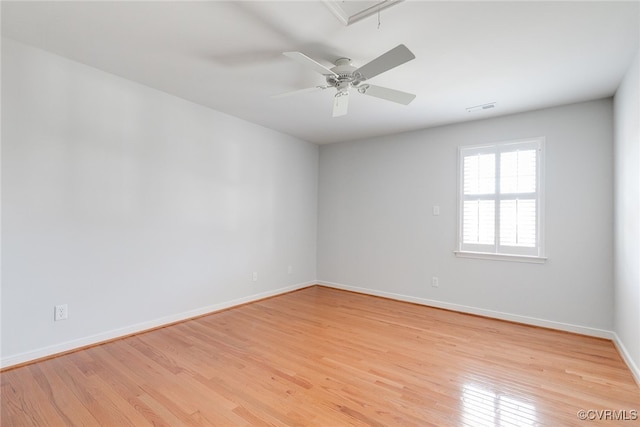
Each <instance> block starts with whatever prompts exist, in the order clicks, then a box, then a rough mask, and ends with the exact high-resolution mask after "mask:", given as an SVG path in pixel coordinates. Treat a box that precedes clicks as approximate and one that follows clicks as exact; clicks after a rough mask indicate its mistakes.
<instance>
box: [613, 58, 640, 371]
mask: <svg viewBox="0 0 640 427" xmlns="http://www.w3.org/2000/svg"><path fill="white" fill-rule="evenodd" d="M639 61H640V52H639V53H638V55H637V56H636V59H635V62H634V63H633V65H632V66H631V68H629V71H627V74H626V76H625V78H624V80H623V82H622V84H621V85H620V88H619V89H618V92H617V93H616V96H615V100H614V111H615V135H616V138H615V189H616V191H615V194H616V203H615V230H616V232H615V236H616V239H615V292H614V295H615V323H614V325H615V326H614V331H615V332H616V334H617V336H618V339H619V340H620V341H621V342H622V344H623V349H622V350H623V351H624V352H625V354H624V356H625V358H626V360H627V363H629V364H630V365H632V366H633V368H634V371H635V374H636V378H637V380H638V382H639V383H640V107H639V105H638V104H639V103H640V64H639Z"/></svg>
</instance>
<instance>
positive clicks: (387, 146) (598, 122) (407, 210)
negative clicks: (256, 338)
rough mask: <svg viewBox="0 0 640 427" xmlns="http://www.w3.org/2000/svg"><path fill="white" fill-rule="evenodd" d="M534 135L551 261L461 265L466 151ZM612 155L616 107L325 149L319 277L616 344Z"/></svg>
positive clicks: (596, 104) (603, 104)
mask: <svg viewBox="0 0 640 427" xmlns="http://www.w3.org/2000/svg"><path fill="white" fill-rule="evenodd" d="M425 114H428V112H425ZM535 136H544V137H546V182H545V199H546V212H545V214H546V227H545V230H546V243H547V244H546V249H547V250H546V253H547V256H548V260H547V262H546V263H545V264H542V265H538V264H525V263H517V262H508V261H493V260H478V259H462V258H457V257H456V256H455V255H454V253H453V251H454V249H455V247H456V222H457V193H456V192H457V149H458V147H459V146H462V145H473V144H480V143H487V142H495V141H505V140H513V139H520V138H527V137H535ZM612 156H613V118H612V100H611V99H604V100H599V101H592V102H585V103H580V104H574V105H569V106H563V107H557V108H550V109H545V110H539V111H533V112H528V113H523V114H517V115H511V116H505V117H501V118H495V119H489V120H479V121H475V122H468V123H463V124H456V125H451V126H444V127H439V128H432V129H426V130H422V131H417V132H410V133H404V134H398V135H392V136H385V137H379V138H372V139H366V140H361V141H356V142H350V143H343V144H336V145H327V146H322V147H321V148H320V178H319V193H318V194H319V196H318V197H319V214H318V221H319V222H318V278H319V279H320V281H321V282H324V283H327V284H330V285H334V286H337V287H342V288H347V289H354V290H364V291H366V292H372V293H377V294H380V295H385V296H392V297H397V298H400V299H408V300H412V301H417V302H425V303H427V304H432V305H436V306H443V307H447V308H454V309H459V310H463V311H469V312H474V313H480V314H488V315H492V316H496V317H502V318H507V319H512V320H519V321H526V322H529V323H534V324H541V325H546V326H552V327H560V328H563V329H567V330H574V331H578V332H586V333H590V334H595V335H602V336H607V335H609V336H610V332H609V331H611V329H612V326H613V283H612V282H613V237H612V236H613V234H612V233H613V209H612V206H613V191H612V190H613V157H612ZM435 205H437V206H440V212H441V213H440V216H433V215H432V207H433V206H435ZM432 276H437V277H439V279H440V286H439V287H438V288H434V287H432V286H431V277H432Z"/></svg>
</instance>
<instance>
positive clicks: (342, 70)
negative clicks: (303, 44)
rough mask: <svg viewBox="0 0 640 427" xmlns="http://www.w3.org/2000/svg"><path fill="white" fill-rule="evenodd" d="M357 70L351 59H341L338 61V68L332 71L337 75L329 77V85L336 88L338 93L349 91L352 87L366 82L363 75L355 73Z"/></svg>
mask: <svg viewBox="0 0 640 427" xmlns="http://www.w3.org/2000/svg"><path fill="white" fill-rule="evenodd" d="M356 70H357V68H356V67H354V66H353V65H351V60H350V59H349V58H340V59H338V60H337V61H336V66H335V67H333V68H331V71H333V72H334V73H336V74H337V77H336V76H335V75H328V76H327V84H328V85H329V86H332V87H335V88H336V89H338V91H341V90H347V89H349V88H350V87H355V86H358V85H359V84H360V82H362V81H363V80H364V78H362V76H361V75H359V74H358V73H354V71H356Z"/></svg>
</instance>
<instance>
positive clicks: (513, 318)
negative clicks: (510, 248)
mask: <svg viewBox="0 0 640 427" xmlns="http://www.w3.org/2000/svg"><path fill="white" fill-rule="evenodd" d="M317 283H318V284H319V285H323V286H327V287H330V288H335V289H342V290H346V291H352V292H358V293H361V294H367V295H375V296H379V297H384V298H390V299H394V300H398V301H405V302H412V303H415V304H421V305H426V306H429V307H436V308H444V309H447V310H453V311H459V312H462V313H468V314H476V315H479V316H486V317H491V318H494V319H501V320H508V321H510V322H517V323H524V324H527V325H533V326H540V327H543V328H549V329H557V330H561V331H566V332H573V333H576V334H582V335H588V336H592V337H598V338H607V339H610V340H613V339H614V333H613V332H611V331H607V330H604V329H597V328H590V327H587V326H579V325H573V324H571V323H562V322H555V321H552V320H545V319H538V318H536V317H528V316H521V315H518V314H512V313H504V312H501V311H494V310H487V309H483V308H477V307H471V306H467V305H461V304H454V303H449V302H444V301H438V300H432V299H426V298H418V297H413V296H408V295H402V294H395V293H391V292H384V291H378V290H375V289H368V288H361V287H357V286H349V285H344V284H341V283H334V282H324V281H318V282H317Z"/></svg>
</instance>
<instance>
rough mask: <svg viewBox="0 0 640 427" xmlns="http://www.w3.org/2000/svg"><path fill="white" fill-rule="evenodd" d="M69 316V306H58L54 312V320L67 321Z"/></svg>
mask: <svg viewBox="0 0 640 427" xmlns="http://www.w3.org/2000/svg"><path fill="white" fill-rule="evenodd" d="M68 316H69V308H68V307H67V304H61V305H56V306H55V307H54V312H53V320H55V321H56V322H57V321H58V320H66V319H67V317H68Z"/></svg>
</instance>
